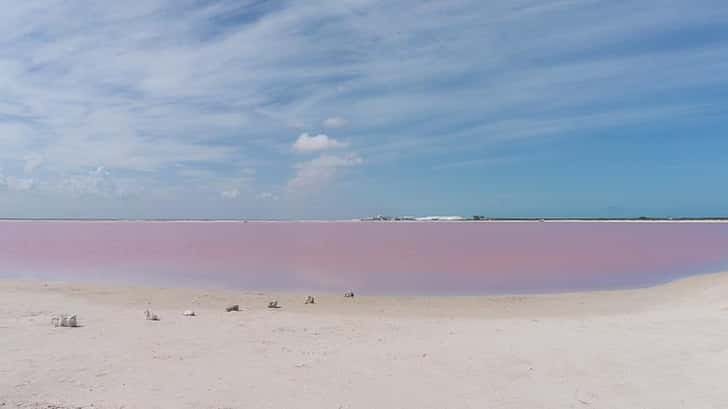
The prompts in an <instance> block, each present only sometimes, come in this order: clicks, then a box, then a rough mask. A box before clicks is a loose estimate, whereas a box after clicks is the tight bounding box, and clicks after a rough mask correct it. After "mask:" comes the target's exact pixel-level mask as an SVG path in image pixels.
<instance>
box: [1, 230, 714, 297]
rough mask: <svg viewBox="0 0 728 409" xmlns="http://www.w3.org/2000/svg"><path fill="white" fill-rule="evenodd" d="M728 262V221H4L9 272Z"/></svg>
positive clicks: (202, 275) (481, 281)
mask: <svg viewBox="0 0 728 409" xmlns="http://www.w3.org/2000/svg"><path fill="white" fill-rule="evenodd" d="M726 269H728V223H587V222H580V223H569V222H547V223H538V222H529V223H516V222H487V223H470V222H454V223H444V222H435V223H410V222H403V223H381V222H371V223H365V222H322V223H317V222H305V223H302V222H247V223H243V222H83V221H64V222H51V221H33V222H30V221H22V222H21V221H5V222H0V276H1V277H33V278H42V279H58V280H86V281H88V280H101V281H112V282H126V283H142V284H154V285H179V286H184V285H210V286H221V287H234V288H248V289H311V290H319V291H330V290H332V291H340V290H344V289H354V290H356V291H357V292H359V293H413V294H424V293H427V294H477V293H505V292H509V293H512V292H534V291H560V290H579V289H609V288H621V287H637V286H645V285H651V284H656V283H660V282H664V281H668V280H671V279H674V278H677V277H681V276H686V275H689V274H695V273H701V272H709V271H721V270H726Z"/></svg>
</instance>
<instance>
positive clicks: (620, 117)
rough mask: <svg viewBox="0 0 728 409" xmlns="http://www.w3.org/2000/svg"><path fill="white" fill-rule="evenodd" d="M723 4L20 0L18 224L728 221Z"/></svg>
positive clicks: (10, 212) (11, 90) (9, 71)
mask: <svg viewBox="0 0 728 409" xmlns="http://www.w3.org/2000/svg"><path fill="white" fill-rule="evenodd" d="M727 21H728V3H727V2H725V1H707V0H704V1H693V2H687V1H656V0H645V1H640V2H634V1H614V0H612V1H588V0H581V1H570V0H560V1H521V0H507V1H506V0H503V1H495V0H480V1H464V0H463V1H461V0H452V1H446V2H445V1H369V0H367V1H365V0H337V1H315V0H311V1H296V2H288V1H192V0H181V1H180V0H175V1H171V0H169V1H167V0H145V1H137V0H128V1H124V2H98V1H81V0H79V1H60V0H59V1H54V0H45V1H27V0H26V1H11V2H7V4H6V5H5V7H3V9H2V10H1V11H0V215H2V216H3V217H170V218H187V217H189V218H230V217H232V218H237V217H243V218H319V217H330V218H346V217H356V216H366V215H371V214H376V213H386V214H399V215H426V214H464V215H470V214H484V215H490V216H640V215H647V214H649V215H656V216H681V215H682V216H700V215H726V214H728V189H726V188H725V186H726V181H727V180H728V135H726V129H728V120H727V118H728V117H727V115H728V24H726V22H727Z"/></svg>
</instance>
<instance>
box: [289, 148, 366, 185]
mask: <svg viewBox="0 0 728 409" xmlns="http://www.w3.org/2000/svg"><path fill="white" fill-rule="evenodd" d="M362 163H364V160H363V159H362V158H361V157H360V156H359V155H357V154H347V155H329V154H323V155H321V156H319V157H317V158H315V159H312V160H309V161H306V162H303V163H300V164H298V165H297V166H296V173H295V175H294V176H293V178H291V179H290V180H289V181H288V186H287V187H288V190H289V191H291V192H308V191H313V190H319V189H321V188H323V187H324V186H326V185H328V184H329V183H331V182H332V181H333V180H334V179H335V178H336V177H337V175H338V174H339V173H340V172H341V170H343V169H345V168H350V167H353V166H358V165H361V164H362Z"/></svg>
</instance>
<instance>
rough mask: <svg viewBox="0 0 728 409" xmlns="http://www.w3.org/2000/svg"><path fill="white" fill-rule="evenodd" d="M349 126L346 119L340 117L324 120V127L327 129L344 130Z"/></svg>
mask: <svg viewBox="0 0 728 409" xmlns="http://www.w3.org/2000/svg"><path fill="white" fill-rule="evenodd" d="M348 124H349V121H347V120H346V118H342V117H340V116H333V117H331V118H326V119H324V121H323V123H322V125H323V126H324V127H326V128H343V127H345V126H346V125H348Z"/></svg>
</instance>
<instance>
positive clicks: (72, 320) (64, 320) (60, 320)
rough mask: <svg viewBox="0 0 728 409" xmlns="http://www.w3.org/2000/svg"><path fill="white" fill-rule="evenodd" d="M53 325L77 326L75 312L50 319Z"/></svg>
mask: <svg viewBox="0 0 728 409" xmlns="http://www.w3.org/2000/svg"><path fill="white" fill-rule="evenodd" d="M51 322H52V323H53V326H54V327H78V318H77V317H76V314H62V315H59V316H57V317H53V319H52V320H51Z"/></svg>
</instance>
